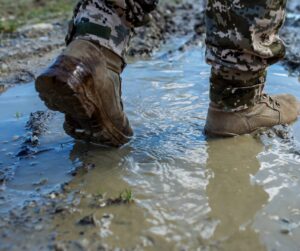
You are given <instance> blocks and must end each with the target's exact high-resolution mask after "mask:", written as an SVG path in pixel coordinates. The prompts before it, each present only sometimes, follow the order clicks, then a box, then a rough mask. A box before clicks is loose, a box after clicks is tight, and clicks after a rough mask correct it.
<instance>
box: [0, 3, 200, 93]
mask: <svg viewBox="0 0 300 251" xmlns="http://www.w3.org/2000/svg"><path fill="white" fill-rule="evenodd" d="M203 18H204V16H203V4H201V3H199V4H197V5H195V4H191V3H188V2H186V3H181V4H169V3H167V4H162V5H161V6H159V7H158V8H157V10H155V11H154V12H153V13H152V15H151V17H150V20H149V23H148V24H147V25H145V26H144V27H140V28H136V29H135V31H134V35H133V38H132V41H131V44H130V48H129V51H128V55H129V57H131V58H132V57H136V58H140V57H149V56H150V55H152V54H153V52H155V51H157V50H158V49H159V48H160V47H161V45H162V44H164V43H166V41H167V40H168V39H169V38H171V37H172V36H182V35H185V36H186V35H191V34H193V32H194V26H195V24H197V23H198V24H201V25H203V24H204V21H203ZM198 26H199V25H198ZM66 31H67V20H55V21H52V22H50V23H40V24H36V25H29V26H24V27H22V28H20V29H18V31H17V32H15V33H12V34H0V41H1V42H0V74H1V78H0V84H1V85H2V86H3V85H12V84H16V83H28V82H31V81H32V80H33V79H34V77H35V76H36V74H37V73H38V72H39V71H40V69H41V68H44V67H46V66H47V64H49V63H51V62H52V60H53V58H54V57H55V56H56V55H57V54H58V53H59V51H61V50H62V49H63V47H64V38H65V34H66ZM1 88H3V87H1Z"/></svg>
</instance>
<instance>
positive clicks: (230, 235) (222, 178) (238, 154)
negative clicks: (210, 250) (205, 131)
mask: <svg viewBox="0 0 300 251" xmlns="http://www.w3.org/2000/svg"><path fill="white" fill-rule="evenodd" d="M262 150H263V146H262V144H261V142H259V141H257V140H256V139H253V138H252V137H250V136H245V137H238V138H232V139H221V140H210V141H209V142H208V149H207V152H208V160H207V168H209V169H210V170H212V172H213V175H212V178H211V180H210V182H209V184H208V186H207V190H206V191H207V196H208V200H209V205H210V207H211V212H210V214H209V215H210V217H211V218H213V219H214V220H217V221H218V224H217V226H216V229H215V232H214V233H213V235H212V237H211V240H213V241H217V242H216V243H215V244H217V245H220V247H221V248H222V250H223V249H224V250H231V251H233V250H237V251H238V250H243V251H246V250H249V251H250V250H264V248H263V247H262V246H261V245H260V241H259V235H258V234H257V233H256V232H255V231H254V230H253V229H252V227H251V225H252V223H253V218H254V217H255V214H256V212H257V211H259V210H260V209H261V208H262V206H263V205H264V203H266V202H267V200H268V196H267V194H266V192H265V191H264V190H263V188H262V187H260V186H255V185H252V184H251V183H250V177H251V175H255V174H256V172H257V171H258V169H259V167H260V163H259V161H258V160H257V155H258V154H259V153H260V152H261V151H262Z"/></svg>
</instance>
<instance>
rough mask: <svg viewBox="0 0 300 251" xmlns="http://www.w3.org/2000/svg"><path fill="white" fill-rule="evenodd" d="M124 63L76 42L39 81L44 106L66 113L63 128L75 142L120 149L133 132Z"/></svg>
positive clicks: (90, 44) (98, 48)
mask: <svg viewBox="0 0 300 251" xmlns="http://www.w3.org/2000/svg"><path fill="white" fill-rule="evenodd" d="M123 65H124V64H123V60H122V59H121V58H120V57H119V56H118V55H116V54H115V53H113V52H111V51H110V50H108V49H106V48H104V47H101V46H99V45H96V44H94V43H93V42H90V41H87V40H80V39H77V40H74V41H72V42H71V43H70V44H69V45H68V47H67V48H66V50H65V51H64V52H63V53H62V54H61V55H60V56H59V57H58V58H57V60H56V61H55V62H54V64H53V65H52V66H50V67H49V69H47V70H46V71H45V72H44V73H42V74H41V75H40V76H39V77H38V78H37V80H36V83H35V85H36V90H37V91H38V93H39V95H40V98H41V99H42V100H43V101H44V102H45V104H46V105H47V106H48V108H50V109H51V110H54V111H60V112H62V113H64V114H65V117H66V121H65V124H64V128H65V130H66V132H67V134H69V135H70V136H72V137H73V138H75V139H79V140H84V141H88V142H92V143H96V144H104V145H110V146H115V147H119V146H121V145H123V144H125V143H127V142H128V141H129V140H130V139H131V136H132V135H133V131H132V129H131V127H130V124H129V122H128V119H127V117H126V115H125V113H124V111H123V104H122V99H121V78H120V76H119V74H120V73H121V71H122V69H123Z"/></svg>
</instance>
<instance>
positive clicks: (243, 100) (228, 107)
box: [205, 71, 299, 137]
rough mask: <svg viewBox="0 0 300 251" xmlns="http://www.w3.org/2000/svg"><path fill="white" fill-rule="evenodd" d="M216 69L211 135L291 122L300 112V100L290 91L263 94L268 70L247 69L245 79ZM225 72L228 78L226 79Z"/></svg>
mask: <svg viewBox="0 0 300 251" xmlns="http://www.w3.org/2000/svg"><path fill="white" fill-rule="evenodd" d="M233 75H235V76H237V74H235V73H234V74H227V75H226V74H224V73H223V75H222V76H220V75H217V74H215V73H214V72H213V71H212V77H211V88H210V98H211V102H210V105H209V109H208V114H207V120H206V125H205V133H206V134H207V135H209V136H225V137H226V136H236V135H242V134H248V133H252V132H254V131H256V130H258V129H260V128H270V127H273V126H275V125H280V124H290V123H292V122H294V121H295V120H296V119H297V117H298V115H299V102H298V101H297V99H296V98H295V97H294V96H292V95H289V94H282V95H275V96H269V95H267V94H263V93H262V90H263V87H264V82H265V72H259V73H257V74H253V73H251V74H250V75H249V74H248V76H247V74H246V73H245V74H244V75H243V76H242V77H243V78H244V79H245V81H241V80H236V78H232V76H233ZM251 75H253V77H252V76H251ZM224 76H226V77H228V79H224Z"/></svg>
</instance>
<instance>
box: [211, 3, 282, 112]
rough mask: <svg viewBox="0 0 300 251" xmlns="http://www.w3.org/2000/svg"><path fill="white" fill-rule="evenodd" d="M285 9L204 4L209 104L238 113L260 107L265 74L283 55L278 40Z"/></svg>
mask: <svg viewBox="0 0 300 251" xmlns="http://www.w3.org/2000/svg"><path fill="white" fill-rule="evenodd" d="M285 6H286V0H256V1H249V0H208V3H207V9H206V26H207V38H206V44H207V52H206V60H207V62H208V63H209V64H211V65H212V74H211V81H210V82H211V89H210V98H211V100H212V101H213V102H214V103H216V104H217V105H219V106H221V107H223V108H224V109H225V110H230V111H237V110H242V109H246V108H248V107H250V106H253V105H254V104H255V103H256V102H258V101H259V99H260V96H261V94H262V90H263V86H264V83H265V76H266V73H265V71H266V68H267V67H268V66H269V65H270V64H273V63H275V62H277V61H278V60H280V59H281V58H282V57H283V56H284V54H285V47H284V44H283V43H282V41H281V40H280V38H279V36H278V31H279V29H280V27H281V26H282V24H283V21H284V18H285Z"/></svg>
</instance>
